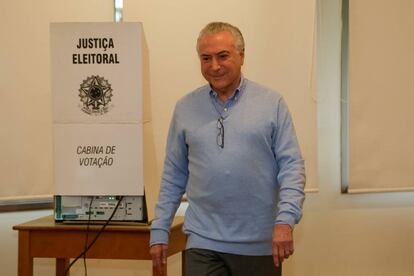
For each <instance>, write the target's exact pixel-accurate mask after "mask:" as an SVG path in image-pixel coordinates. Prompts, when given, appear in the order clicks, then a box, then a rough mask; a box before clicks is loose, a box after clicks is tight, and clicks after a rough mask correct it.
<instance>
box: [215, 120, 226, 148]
mask: <svg viewBox="0 0 414 276" xmlns="http://www.w3.org/2000/svg"><path fill="white" fill-rule="evenodd" d="M217 128H218V130H219V133H218V134H217V138H216V141H217V145H218V146H219V147H220V148H224V125H223V117H220V118H218V120H217Z"/></svg>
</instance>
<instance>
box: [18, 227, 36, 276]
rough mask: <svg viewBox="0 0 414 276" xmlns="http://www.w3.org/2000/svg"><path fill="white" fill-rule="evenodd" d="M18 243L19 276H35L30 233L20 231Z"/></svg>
mask: <svg viewBox="0 0 414 276" xmlns="http://www.w3.org/2000/svg"><path fill="white" fill-rule="evenodd" d="M18 243H19V248H18V260H17V275H18V276H33V258H32V256H31V255H30V232H29V231H24V230H20V231H19V241H18Z"/></svg>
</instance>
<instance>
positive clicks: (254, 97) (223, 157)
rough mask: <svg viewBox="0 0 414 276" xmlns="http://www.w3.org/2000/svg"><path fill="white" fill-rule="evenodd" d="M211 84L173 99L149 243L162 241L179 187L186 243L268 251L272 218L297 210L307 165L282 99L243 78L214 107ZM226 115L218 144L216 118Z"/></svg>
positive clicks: (283, 219)
mask: <svg viewBox="0 0 414 276" xmlns="http://www.w3.org/2000/svg"><path fill="white" fill-rule="evenodd" d="M215 95H216V94H215V93H213V92H212V91H211V88H210V86H209V85H206V86H203V87H201V88H199V89H197V90H195V91H193V92H192V93H190V94H188V95H187V96H185V97H184V98H182V99H181V100H179V101H178V103H177V105H176V108H175V111H174V115H173V118H172V121H171V125H170V130H169V134H168V140H167V150H166V158H165V164H164V172H163V177H162V182H161V190H160V194H159V199H158V203H157V206H156V218H155V220H154V221H153V222H152V226H151V241H150V242H151V245H153V244H159V243H164V244H167V243H168V233H169V228H170V225H171V222H172V219H173V217H174V214H175V212H176V210H177V208H178V206H179V204H180V201H181V197H182V195H183V193H184V192H186V193H187V198H188V203H189V205H188V208H187V211H186V214H185V223H184V232H185V233H186V234H188V241H187V248H204V249H210V250H216V251H220V252H225V253H233V254H241V255H271V254H272V229H273V226H274V224H289V225H291V226H292V227H293V226H294V225H295V224H296V223H298V222H299V220H300V218H301V216H302V204H303V201H304V192H303V189H304V184H305V169H304V161H303V159H302V156H301V153H300V149H299V145H298V142H297V139H296V134H295V130H294V126H293V123H292V119H291V116H290V114H289V111H288V108H287V106H286V103H285V101H284V100H283V98H282V97H281V96H280V95H279V94H277V93H276V92H274V91H271V90H269V89H267V88H264V87H262V86H260V85H258V84H256V83H254V82H252V81H249V80H247V79H243V80H242V84H241V86H240V89H238V90H237V92H236V93H235V95H234V96H233V97H232V98H231V99H230V100H229V101H228V102H227V103H226V104H225V105H220V104H219V102H218V101H217V99H216V98H217V97H216V96H215ZM220 116H222V117H223V118H224V121H223V125H224V131H225V133H224V134H225V135H224V147H223V148H221V147H219V145H218V144H217V135H218V134H219V129H218V127H217V120H218V118H219V117H220Z"/></svg>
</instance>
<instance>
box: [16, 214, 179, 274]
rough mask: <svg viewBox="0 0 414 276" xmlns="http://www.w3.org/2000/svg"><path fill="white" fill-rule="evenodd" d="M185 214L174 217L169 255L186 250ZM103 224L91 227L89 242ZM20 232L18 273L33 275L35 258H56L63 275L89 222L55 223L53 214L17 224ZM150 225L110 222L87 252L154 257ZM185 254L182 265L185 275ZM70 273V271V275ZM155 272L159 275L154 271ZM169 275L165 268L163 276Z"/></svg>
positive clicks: (82, 242)
mask: <svg viewBox="0 0 414 276" xmlns="http://www.w3.org/2000/svg"><path fill="white" fill-rule="evenodd" d="M183 222H184V218H183V217H175V219H174V222H173V225H172V228H171V234H170V244H169V247H168V256H171V255H174V254H176V253H179V252H182V251H183V250H184V249H185V244H186V236H185V234H184V233H183V232H182V230H181V228H182V225H183ZM101 227H102V225H91V226H90V227H89V238H88V240H89V243H90V242H91V241H92V240H93V238H94V237H95V235H96V234H97V233H98V231H99V229H100V228H101ZM13 229H14V230H17V231H19V240H18V244H19V245H18V246H19V248H18V276H32V275H33V259H34V258H56V275H57V276H62V275H63V273H64V271H65V269H66V267H67V266H68V265H69V259H70V258H76V257H77V256H78V255H79V254H80V253H81V252H82V251H83V250H84V247H85V237H86V231H85V230H86V225H67V224H56V223H55V221H54V219H53V216H47V217H42V218H39V219H36V220H33V221H29V222H26V223H23V224H19V225H15V226H14V227H13ZM149 237H150V227H149V226H148V225H142V226H141V225H108V226H107V228H106V229H105V230H104V231H103V232H102V234H101V236H100V237H99V238H98V240H97V241H96V243H95V244H94V245H93V246H92V247H91V248H90V250H89V251H88V253H87V254H86V257H87V258H94V259H129V260H151V256H150V255H149ZM184 262H185V259H184V254H182V265H183V270H182V271H183V275H184ZM67 275H69V273H68V274H67ZM153 275H158V274H157V273H156V271H154V270H153ZM165 275H167V272H166V271H165V272H164V274H163V276H165Z"/></svg>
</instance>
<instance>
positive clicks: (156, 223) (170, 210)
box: [150, 107, 188, 245]
mask: <svg viewBox="0 0 414 276" xmlns="http://www.w3.org/2000/svg"><path fill="white" fill-rule="evenodd" d="M177 113H178V112H177V107H176V109H175V111H174V115H173V118H172V121H171V124H170V129H169V133H168V138H167V148H166V156H165V161H164V171H163V175H162V179H161V187H160V193H159V197H158V202H157V205H156V208H155V219H154V220H153V222H152V224H151V238H150V245H154V244H168V235H169V232H170V227H171V223H172V220H173V218H174V215H175V213H176V211H177V208H178V207H179V205H180V202H181V197H182V195H183V194H184V192H185V188H186V185H187V179H188V156H187V153H188V149H187V145H186V142H185V131H184V129H183V128H182V127H181V126H180V123H179V119H178V115H177Z"/></svg>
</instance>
